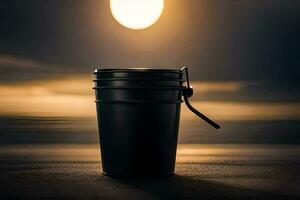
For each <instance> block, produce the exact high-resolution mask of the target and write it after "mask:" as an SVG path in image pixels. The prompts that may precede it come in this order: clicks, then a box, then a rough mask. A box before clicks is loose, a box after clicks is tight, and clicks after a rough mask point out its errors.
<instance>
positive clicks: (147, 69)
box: [93, 68, 183, 74]
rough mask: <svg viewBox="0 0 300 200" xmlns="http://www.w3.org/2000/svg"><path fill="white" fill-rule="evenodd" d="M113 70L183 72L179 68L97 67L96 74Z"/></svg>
mask: <svg viewBox="0 0 300 200" xmlns="http://www.w3.org/2000/svg"><path fill="white" fill-rule="evenodd" d="M113 72H138V73H140V72H168V73H178V74H182V73H183V72H182V71H181V70H179V69H167V68H163V69H161V68H101V69H95V70H94V71H93V73H94V74H97V73H113Z"/></svg>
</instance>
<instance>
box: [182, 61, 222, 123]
mask: <svg viewBox="0 0 300 200" xmlns="http://www.w3.org/2000/svg"><path fill="white" fill-rule="evenodd" d="M181 71H182V72H184V71H185V75H186V82H187V86H185V87H184V89H183V98H184V102H185V104H186V105H187V107H188V108H189V109H190V110H191V111H192V112H193V113H195V114H196V115H197V116H198V117H200V118H201V119H203V120H204V121H206V122H207V123H208V124H210V125H211V126H213V127H214V128H216V129H219V128H220V125H219V124H217V123H216V122H214V121H212V120H211V119H209V118H208V117H206V116H205V115H204V114H202V113H201V112H199V111H198V110H196V108H194V107H193V106H192V105H191V103H190V102H189V98H190V97H191V96H192V95H193V87H192V86H190V80H189V72H188V68H187V67H186V66H184V67H182V68H181Z"/></svg>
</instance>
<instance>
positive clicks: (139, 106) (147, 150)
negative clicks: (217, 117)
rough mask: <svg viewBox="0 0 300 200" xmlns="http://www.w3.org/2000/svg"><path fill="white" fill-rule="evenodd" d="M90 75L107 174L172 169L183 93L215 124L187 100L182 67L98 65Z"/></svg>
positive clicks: (149, 173) (161, 173)
mask: <svg viewBox="0 0 300 200" xmlns="http://www.w3.org/2000/svg"><path fill="white" fill-rule="evenodd" d="M184 71H185V72H186V77H187V78H186V81H187V85H186V86H184V85H183V84H184V82H185V80H184V78H183V74H184ZM94 74H95V76H96V79H95V80H94V82H95V87H94V89H95V94H96V105H97V116H98V128H99V138H100V149H101V160H102V166H103V173H104V174H106V175H110V176H166V175H171V174H173V173H174V167H175V158H176V148H177V138H178V129H179V121H180V105H181V103H182V102H183V100H182V96H183V97H184V100H185V102H186V104H187V106H188V107H189V108H190V109H191V110H192V111H193V112H194V113H195V114H197V115H198V116H199V117H201V118H202V119H204V120H205V121H207V122H208V123H210V124H211V125H213V126H214V127H215V128H219V125H217V124H216V123H214V122H212V121H211V120H210V119H208V118H207V117H205V116H204V115H203V114H201V113H200V112H198V111H197V110H195V109H194V108H193V107H192V106H191V105H190V103H189V102H188V97H190V96H191V95H192V88H191V87H190V86H189V80H188V71H187V68H186V67H184V68H183V69H181V70H173V69H172V70H168V69H144V68H131V69H96V70H95V71H94Z"/></svg>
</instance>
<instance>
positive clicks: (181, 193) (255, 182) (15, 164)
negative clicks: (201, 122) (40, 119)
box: [0, 145, 300, 199]
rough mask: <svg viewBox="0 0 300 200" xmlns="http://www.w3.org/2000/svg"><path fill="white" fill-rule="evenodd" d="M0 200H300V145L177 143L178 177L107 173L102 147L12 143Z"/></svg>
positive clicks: (2, 169)
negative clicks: (121, 176) (103, 172)
mask: <svg viewBox="0 0 300 200" xmlns="http://www.w3.org/2000/svg"><path fill="white" fill-rule="evenodd" d="M0 163H1V165H0V185H1V187H0V194H1V198H2V199H124V198H127V199H299V198H300V192H299V186H300V172H299V167H300V146H299V145H179V148H178V152H177V163H176V174H175V175H174V176H173V177H168V178H135V179H117V178H111V177H107V176H103V175H101V170H102V169H101V163H100V155H99V149H98V146H97V145H6V146H2V147H1V149H0Z"/></svg>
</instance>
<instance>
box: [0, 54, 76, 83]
mask: <svg viewBox="0 0 300 200" xmlns="http://www.w3.org/2000/svg"><path fill="white" fill-rule="evenodd" d="M74 68H75V67H72V66H65V65H59V64H51V63H48V62H45V61H42V60H37V59H32V58H28V57H24V56H20V55H15V54H0V82H20V81H30V80H39V79H49V78H51V76H55V77H57V76H65V75H68V73H71V72H72V69H74Z"/></svg>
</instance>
